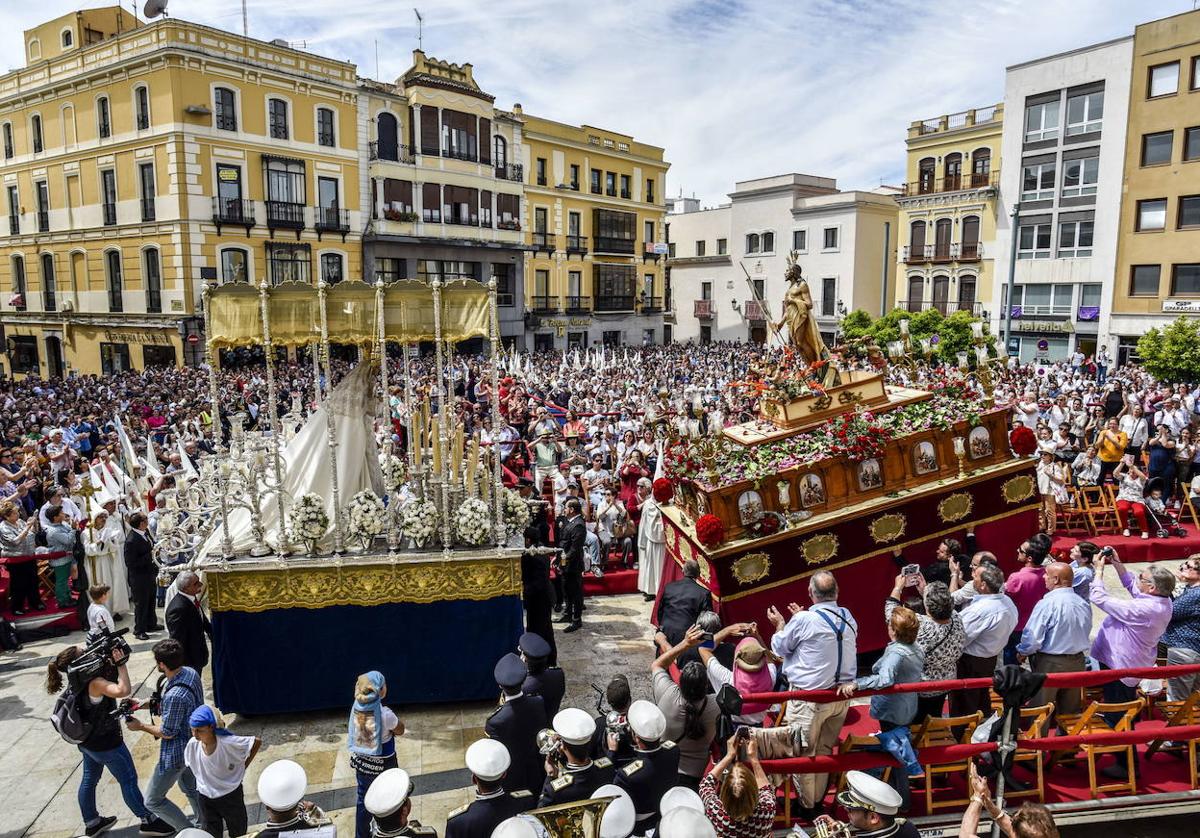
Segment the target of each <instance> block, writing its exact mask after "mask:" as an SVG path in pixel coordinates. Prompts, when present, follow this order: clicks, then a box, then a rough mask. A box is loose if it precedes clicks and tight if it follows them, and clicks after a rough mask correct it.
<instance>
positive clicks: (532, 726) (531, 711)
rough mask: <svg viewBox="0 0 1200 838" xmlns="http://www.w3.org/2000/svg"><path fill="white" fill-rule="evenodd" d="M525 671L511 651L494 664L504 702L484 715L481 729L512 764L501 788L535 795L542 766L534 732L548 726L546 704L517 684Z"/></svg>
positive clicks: (541, 778)
mask: <svg viewBox="0 0 1200 838" xmlns="http://www.w3.org/2000/svg"><path fill="white" fill-rule="evenodd" d="M528 674H529V670H528V669H526V668H525V664H524V663H523V662H522V661H521V659H520V658H519V657H517V656H516V655H514V654H512V653H511V652H510V653H509V654H507V655H505V656H504V657H502V658H500V662H499V663H497V664H496V669H495V676H496V683H497V684H498V685H499V686H500V689H501V690H503V692H504V698H503V700H504V703H503V704H501V705H500V706H499V707H498V708H496V712H494V713H492V715H491V716H489V717H488V720H487V721H486V722H485V723H484V725H483V731H484V733H486V734H487V735H488V737H489V738H491V739H495V740H496V741H497V742H499V743H501V744H502V745H504V747H505V748H507V749H508V753H509V756H510V758H511V759H512V765H511V766H510V767H509V769H508V773H507V774H506V775H505V777H504V790H505V791H509V792H513V791H519V790H521V789H524V790H525V791H528V792H529V793H530V794H531V795H533V796H534V798H536V797H537V796H538V795H539V794H541V792H542V783H543V782H544V781H545V779H546V767H545V765H544V764H543V761H542V755H541V753H540V752H539V751H538V746H537V735H538V731H540V730H542V729H543V728H546V727H549V722H548V721H547V720H546V705H545V703H544V702H543V701H542V697H541V696H540V695H525V694H524V693H522V692H521V685H522V684H523V683H525V678H526V676H527V675H528Z"/></svg>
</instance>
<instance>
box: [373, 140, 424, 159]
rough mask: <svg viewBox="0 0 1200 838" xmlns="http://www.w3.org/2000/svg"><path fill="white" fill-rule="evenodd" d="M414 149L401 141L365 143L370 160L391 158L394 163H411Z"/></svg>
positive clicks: (414, 157)
mask: <svg viewBox="0 0 1200 838" xmlns="http://www.w3.org/2000/svg"><path fill="white" fill-rule="evenodd" d="M414 152H415V149H414V148H413V147H412V146H408V145H404V144H403V143H382V144H381V143H380V142H379V141H378V140H372V141H371V142H369V143H367V157H368V158H369V159H371V160H392V161H394V162H396V163H412V162H413V161H414V160H416V156H415V153H414Z"/></svg>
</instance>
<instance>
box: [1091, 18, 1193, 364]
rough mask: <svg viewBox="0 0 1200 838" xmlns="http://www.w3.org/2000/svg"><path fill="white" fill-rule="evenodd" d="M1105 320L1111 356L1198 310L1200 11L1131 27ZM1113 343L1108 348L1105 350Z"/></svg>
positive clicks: (1122, 356) (1124, 354)
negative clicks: (1112, 272) (1112, 273)
mask: <svg viewBox="0 0 1200 838" xmlns="http://www.w3.org/2000/svg"><path fill="white" fill-rule="evenodd" d="M1132 78H1133V81H1132V84H1131V86H1130V94H1129V122H1128V128H1127V131H1126V140H1125V178H1124V189H1123V190H1122V198H1121V209H1120V212H1121V216H1120V219H1121V220H1120V229H1119V234H1118V238H1117V266H1116V281H1115V282H1114V284H1113V293H1112V314H1111V319H1109V320H1108V322H1107V324H1102V326H1103V330H1104V332H1105V333H1106V334H1108V335H1110V337H1109V340H1111V341H1113V342H1114V343H1115V344H1116V347H1117V356H1118V360H1120V361H1124V360H1126V359H1127V358H1129V357H1130V356H1131V355H1133V354H1134V352H1135V351H1136V347H1137V341H1138V338H1139V337H1140V336H1141V335H1143V334H1145V332H1146V330H1147V329H1149V328H1151V327H1154V326H1163V325H1165V324H1167V323H1168V322H1170V321H1172V320H1174V319H1175V318H1177V317H1179V316H1180V315H1197V314H1200V12H1187V13H1185V14H1179V15H1175V16H1174V17H1168V18H1164V19H1163V20H1156V21H1153V22H1151V23H1147V24H1144V25H1142V26H1139V27H1137V29H1136V30H1134V35H1133V75H1132ZM1111 348H1112V345H1111V344H1110V349H1111Z"/></svg>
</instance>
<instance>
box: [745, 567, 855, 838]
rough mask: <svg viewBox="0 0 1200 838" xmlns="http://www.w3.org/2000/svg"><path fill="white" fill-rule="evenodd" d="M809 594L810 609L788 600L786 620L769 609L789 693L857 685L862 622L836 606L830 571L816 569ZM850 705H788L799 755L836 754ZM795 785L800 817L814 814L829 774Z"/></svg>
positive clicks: (799, 778)
mask: <svg viewBox="0 0 1200 838" xmlns="http://www.w3.org/2000/svg"><path fill="white" fill-rule="evenodd" d="M808 594H809V596H810V597H811V598H812V601H813V607H812V609H811V610H805V609H804V608H802V607H801V606H799V605H797V604H796V603H794V602H790V603H788V611H789V612H790V613H791V616H790V617H789V618H788V619H787V620H784V618H783V615H782V614H780V613H779V610H778V609H777V608H776V607H775V606H773V605H772V606H771V607H770V608H768V609H767V619H769V620H770V621H771V623H772V625H774V626H775V633H774V635H772V637H771V651H773V652H774V653H775V654H776V655H778V656H779V657H781V658H783V673H784V675H785V676H786V677H787V682H788V689H789V690H829V689H835V688H836V687H837V686H838V685H839V684H850V683H853V682H854V678H855V676H856V675H857V674H858V661H857V654H858V644H857V637H858V623H856V622H855V620H854V617H853V616H851V614H850V611H849V610H848V609H846V608H843V607H841V606H839V605H838V604H837V596H838V584H837V580H836V579H835V578H834V576H833V574H832V573H830V572H829V571H826V570H820V571H817V572H816V573H814V574H813V575H812V578H810V579H809V580H808ZM849 707H850V703H849V701H846V700H844V699H843V700H840V701H830V702H827V703H817V702H813V701H789V702H788V704H787V712H786V714H785V716H784V719H785V721H786V723H787V727H788V729H789V731H790V732H791V734H792V736H793V740H794V742H795V746H794V753H795V755H796V756H814V755H817V756H825V755H828V754H832V753H833V748H834V746H835V745H837V742H838V734H839V733H840V732H841V729H842V724H843V722H845V720H846V711H847V710H848V709H849ZM794 782H795V784H796V790H797V792H799V795H800V806H801V817H805V816H806V815H812V814H813V813H814V811H815V810H816V809H817V807H818V806H820V803H821V800H822V799H823V798H824V797H825V791H826V786H827V785H828V784H829V775H828V774H807V773H806V774H800V775H797V776H796V777H795V778H794Z"/></svg>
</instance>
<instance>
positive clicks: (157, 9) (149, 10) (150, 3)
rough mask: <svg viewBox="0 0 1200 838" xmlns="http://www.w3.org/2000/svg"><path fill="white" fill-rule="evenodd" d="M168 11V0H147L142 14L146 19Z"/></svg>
mask: <svg viewBox="0 0 1200 838" xmlns="http://www.w3.org/2000/svg"><path fill="white" fill-rule="evenodd" d="M166 13H167V0H146V5H145V7H144V8H143V9H142V14H143V15H145V16H146V19H147V20H149V19H151V18H156V17H158V16H159V15H165V14H166Z"/></svg>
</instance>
